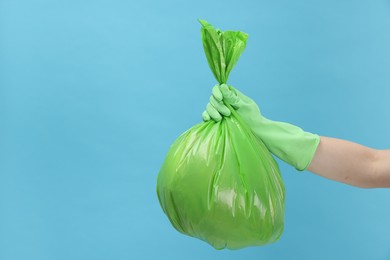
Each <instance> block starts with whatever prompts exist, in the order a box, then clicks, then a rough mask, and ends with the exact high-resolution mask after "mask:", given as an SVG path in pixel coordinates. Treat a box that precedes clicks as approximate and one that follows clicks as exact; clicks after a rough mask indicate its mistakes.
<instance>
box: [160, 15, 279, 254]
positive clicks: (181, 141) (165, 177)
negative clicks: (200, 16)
mask: <svg viewBox="0 0 390 260" xmlns="http://www.w3.org/2000/svg"><path fill="white" fill-rule="evenodd" d="M200 22H201V24H202V28H201V35H202V40H203V46H204V50H205V53H206V56H207V60H208V63H209V66H210V68H211V70H212V72H213V73H214V76H215V78H216V79H217V80H218V82H219V83H221V84H222V83H226V81H227V79H228V76H229V73H230V71H231V70H232V68H233V67H234V65H235V64H236V62H237V60H238V58H239V57H240V55H241V53H242V52H243V51H244V49H245V46H246V41H247V38H248V35H247V34H245V33H243V32H240V31H225V32H221V31H220V30H216V29H214V28H213V27H212V26H211V25H210V24H209V23H207V22H206V21H202V20H201V21H200ZM227 106H228V107H229V109H230V110H231V112H232V115H231V116H229V117H224V118H223V119H222V120H221V121H220V122H214V121H212V120H211V121H207V122H202V123H200V124H197V125H195V126H193V127H192V128H190V129H189V130H187V131H186V132H184V133H183V134H182V135H181V136H180V137H179V138H178V139H177V140H176V141H175V142H174V143H173V144H172V146H171V148H170V150H169V152H168V154H167V156H166V158H165V161H164V163H163V165H162V167H161V170H160V172H159V175H158V180H157V195H158V199H159V202H160V205H161V207H162V209H163V210H164V212H165V214H166V215H167V216H168V218H169V220H170V222H171V223H172V225H173V226H174V227H175V228H176V229H177V230H178V231H180V232H181V233H184V234H187V235H189V236H192V237H196V238H199V239H201V240H203V241H206V242H207V243H209V244H211V245H212V246H213V247H214V248H216V249H223V248H229V249H239V248H243V247H247V246H258V245H265V244H267V243H272V242H275V241H277V240H278V239H279V237H280V236H281V234H282V232H283V226H284V201H285V188H284V184H283V180H282V178H281V175H280V172H279V168H278V165H277V163H276V162H275V160H274V159H273V157H272V156H271V154H270V152H269V151H268V150H267V148H266V147H265V145H264V144H263V142H262V141H261V140H260V139H258V138H257V137H255V136H254V135H253V133H252V132H251V130H250V129H249V128H248V126H247V125H246V124H245V123H244V122H243V121H242V119H241V118H240V117H239V115H238V114H237V113H236V112H235V110H234V109H233V108H231V107H230V106H229V105H227Z"/></svg>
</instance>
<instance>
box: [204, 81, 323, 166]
mask: <svg viewBox="0 0 390 260" xmlns="http://www.w3.org/2000/svg"><path fill="white" fill-rule="evenodd" d="M226 104H228V105H230V106H232V107H233V108H234V109H235V110H236V112H237V114H239V115H240V117H241V118H242V119H243V120H244V122H245V123H247V124H248V126H249V127H250V128H251V130H252V132H253V133H254V134H255V135H256V136H257V137H259V138H260V139H261V140H262V141H263V142H264V144H265V145H266V147H267V148H268V150H270V152H271V153H273V154H274V155H276V156H277V157H278V158H279V159H281V160H283V161H285V162H286V163H288V164H290V165H292V166H294V167H295V168H296V169H297V170H299V171H303V170H306V168H307V167H308V166H309V165H310V162H311V160H312V159H313V156H314V153H315V151H316V149H317V146H318V144H319V142H320V137H319V136H318V135H316V134H312V133H308V132H305V131H303V130H302V129H301V128H299V127H297V126H294V125H291V124H288V123H284V122H277V121H271V120H269V119H267V118H265V117H264V116H262V114H261V113H260V109H259V107H258V106H257V105H256V103H255V102H254V101H253V100H252V99H250V98H249V97H247V96H245V95H244V94H242V93H241V92H240V91H238V90H237V89H235V88H233V87H232V86H228V85H226V84H221V85H216V86H214V88H213V90H212V96H211V97H210V102H209V103H208V104H207V106H206V111H204V112H203V114H202V117H203V120H204V121H208V120H214V121H216V122H218V121H220V120H222V118H223V117H224V116H230V114H231V111H230V110H229V108H228V107H227V106H226Z"/></svg>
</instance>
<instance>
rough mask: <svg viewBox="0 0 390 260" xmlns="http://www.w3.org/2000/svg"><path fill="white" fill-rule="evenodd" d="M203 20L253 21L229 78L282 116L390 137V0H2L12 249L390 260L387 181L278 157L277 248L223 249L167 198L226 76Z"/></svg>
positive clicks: (10, 258)
mask: <svg viewBox="0 0 390 260" xmlns="http://www.w3.org/2000/svg"><path fill="white" fill-rule="evenodd" d="M197 18H202V19H206V20H208V21H209V22H210V23H212V24H214V25H215V26H217V27H219V28H221V29H224V30H226V29H234V30H242V31H245V32H247V33H248V34H249V35H250V37H249V41H248V45H247V49H246V51H245V52H244V54H243V56H242V58H241V59H240V61H239V62H238V64H237V67H236V68H235V69H234V70H233V72H232V74H231V78H230V83H231V84H232V85H234V86H235V87H237V88H239V89H240V90H241V91H243V92H244V93H246V94H248V95H249V96H251V97H253V98H254V99H255V100H256V102H258V104H259V105H260V107H261V109H262V111H263V113H264V114H265V115H266V116H267V117H268V118H271V119H275V120H281V121H287V122H290V123H293V124H296V125H299V126H301V127H302V128H304V129H306V130H308V131H311V132H315V133H318V134H320V135H326V136H333V137H338V138H344V139H348V140H351V141H355V142H358V143H361V144H364V145H367V146H370V147H375V148H381V149H385V148H390V139H389V133H390V113H389V110H390V103H389V97H390V1H389V0H372V1H363V0H361V1H360V0H359V1H358V0H348V1H347V0H346V1H340V0H327V1H313V0H296V1H287V0H277V1H271V0H268V1H249V0H241V1H205V0H200V1H179V0H176V1H174V0H166V1H156V0H154V1H151V0H146V1H119V0H111V1H108V0H106V1H96V0H95V1H75V0H72V1H70V0H69V1H65V0H63V1H55V0H54V1H48V0H32V1H27V0H0V259H1V260H14V259H18V260H19V259H23V260H24V259H34V260H35V259H39V260H46V259H48V260H49V259H50V260H52V259H56V260H62V259H94V260H98V259H264V260H265V259H303V260H305V259H317V260H321V259H390V208H389V201H390V190H386V189H377V190H364V189H358V188H353V187H350V186H347V185H344V184H339V183H335V182H331V181H328V180H326V179H323V178H320V177H317V176H315V175H313V174H310V173H309V172H304V173H298V172H296V171H295V170H294V169H293V168H292V167H290V166H288V165H286V164H284V163H282V162H280V167H281V170H282V173H283V178H284V181H285V185H286V188H287V201H286V218H285V222H286V226H285V231H284V234H283V236H282V238H281V239H280V241H279V242H278V243H276V244H272V245H269V246H265V247H256V248H247V249H243V250H239V251H229V250H223V251H216V250H214V249H213V248H212V247H210V246H209V245H207V244H206V243H204V242H202V241H199V240H197V239H193V238H190V237H187V236H184V235H182V234H179V233H178V232H177V231H176V230H174V229H173V228H172V227H171V225H170V223H169V222H168V219H167V218H166V216H165V215H164V214H163V212H162V210H161V209H160V206H159V204H158V201H157V196H156V193H155V185H156V178H157V174H158V171H159V168H160V166H161V164H162V162H163V159H164V157H165V154H166V152H167V151H168V149H169V146H170V144H171V143H172V142H173V141H174V140H175V138H176V137H177V136H178V135H179V134H180V133H182V132H183V131H185V130H186V129H188V128H190V127H191V126H193V125H194V124H196V123H198V122H200V120H201V116H200V115H201V112H202V111H203V109H204V106H205V105H206V103H207V101H208V98H209V96H210V91H211V87H212V86H213V85H214V84H215V80H214V78H213V76H212V74H211V72H210V70H209V68H208V66H207V62H206V59H205V56H204V54H203V49H202V45H201V40H200V33H199V29H200V25H199V23H198V22H197V20H196V19H197Z"/></svg>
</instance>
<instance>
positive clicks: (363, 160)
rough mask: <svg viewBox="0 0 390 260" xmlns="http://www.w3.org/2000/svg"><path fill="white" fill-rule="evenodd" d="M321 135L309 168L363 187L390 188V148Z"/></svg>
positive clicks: (332, 178) (323, 174) (334, 178)
mask: <svg viewBox="0 0 390 260" xmlns="http://www.w3.org/2000/svg"><path fill="white" fill-rule="evenodd" d="M320 139H321V141H320V143H319V145H318V147H317V150H316V152H315V154H314V157H313V159H312V161H311V163H310V165H309V167H308V168H307V170H309V171H310V172H312V173H315V174H317V175H319V176H322V177H325V178H327V179H331V180H334V181H338V182H343V183H346V184H348V185H352V186H357V187H361V188H390V150H376V149H372V148H368V147H366V146H363V145H360V144H357V143H353V142H349V141H345V140H341V139H336V138H330V137H324V136H321V138H320Z"/></svg>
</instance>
